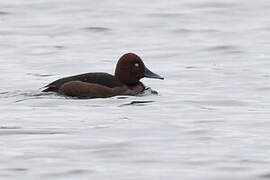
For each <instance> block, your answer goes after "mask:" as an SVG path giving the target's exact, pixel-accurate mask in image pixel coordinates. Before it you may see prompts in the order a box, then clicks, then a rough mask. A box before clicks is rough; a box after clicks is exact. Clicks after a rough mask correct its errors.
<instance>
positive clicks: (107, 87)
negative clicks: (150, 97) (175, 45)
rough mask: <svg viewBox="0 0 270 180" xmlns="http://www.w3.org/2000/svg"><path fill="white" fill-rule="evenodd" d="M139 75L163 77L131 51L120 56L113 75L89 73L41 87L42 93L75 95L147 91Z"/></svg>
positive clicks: (91, 96)
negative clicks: (151, 69)
mask: <svg viewBox="0 0 270 180" xmlns="http://www.w3.org/2000/svg"><path fill="white" fill-rule="evenodd" d="M142 78H154V79H161V80H164V78H163V77H162V76H160V75H158V74H156V73H153V72H152V71H150V70H149V69H148V68H147V67H146V66H145V65H144V63H143V61H142V59H141V58H140V57H139V56H138V55H136V54H134V53H126V54H124V55H122V56H121V57H120V58H119V60H118V62H117V64H116V68H115V72H114V75H111V74H109V73H104V72H92V73H85V74H79V75H74V76H68V77H64V78H61V79H58V80H55V81H53V82H52V83H49V84H48V85H46V86H44V87H43V88H45V89H44V90H43V92H57V93H59V94H61V95H64V96H70V97H75V98H108V97H113V96H118V95H127V96H136V95H138V94H140V93H143V91H145V90H146V87H145V86H144V84H143V83H142V82H141V81H140V80H141V79H142Z"/></svg>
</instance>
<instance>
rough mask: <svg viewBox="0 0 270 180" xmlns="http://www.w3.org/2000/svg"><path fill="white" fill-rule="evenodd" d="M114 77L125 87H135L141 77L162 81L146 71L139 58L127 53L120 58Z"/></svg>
mask: <svg viewBox="0 0 270 180" xmlns="http://www.w3.org/2000/svg"><path fill="white" fill-rule="evenodd" d="M114 75H115V77H116V78H117V79H118V80H119V81H121V82H122V83H124V84H126V85H135V84H137V83H139V80H140V79H141V78H143V77H147V78H155V79H164V78H163V77H161V76H159V75H158V74H155V73H153V72H151V71H150V70H149V69H147V68H146V66H145V65H144V63H143V61H142V60H141V58H140V57H139V56H137V55H136V54H133V53H127V54H124V55H123V56H121V57H120V59H119V60H118V62H117V65H116V68H115V73H114Z"/></svg>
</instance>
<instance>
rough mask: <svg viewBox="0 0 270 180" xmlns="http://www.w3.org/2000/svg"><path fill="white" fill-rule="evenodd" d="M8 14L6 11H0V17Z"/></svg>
mask: <svg viewBox="0 0 270 180" xmlns="http://www.w3.org/2000/svg"><path fill="white" fill-rule="evenodd" d="M8 14H10V13H8V12H6V11H0V16H4V15H8Z"/></svg>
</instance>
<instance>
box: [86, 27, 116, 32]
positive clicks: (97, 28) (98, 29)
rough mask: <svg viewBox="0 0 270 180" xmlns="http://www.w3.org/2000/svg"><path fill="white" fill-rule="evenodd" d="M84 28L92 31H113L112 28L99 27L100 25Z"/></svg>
mask: <svg viewBox="0 0 270 180" xmlns="http://www.w3.org/2000/svg"><path fill="white" fill-rule="evenodd" d="M83 29H84V30H87V31H90V32H109V31H111V29H110V28H106V27H98V26H90V27H86V28H83Z"/></svg>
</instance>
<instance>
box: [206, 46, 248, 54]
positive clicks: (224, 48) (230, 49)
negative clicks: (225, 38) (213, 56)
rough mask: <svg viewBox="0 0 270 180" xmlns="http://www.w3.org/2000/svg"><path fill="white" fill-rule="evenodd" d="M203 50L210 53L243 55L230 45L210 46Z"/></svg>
mask: <svg viewBox="0 0 270 180" xmlns="http://www.w3.org/2000/svg"><path fill="white" fill-rule="evenodd" d="M204 50H206V51H211V52H214V51H216V52H224V53H230V54H241V53H244V51H242V50H240V49H239V48H238V47H236V46H232V45H217V46H212V47H208V48H205V49H204Z"/></svg>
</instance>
